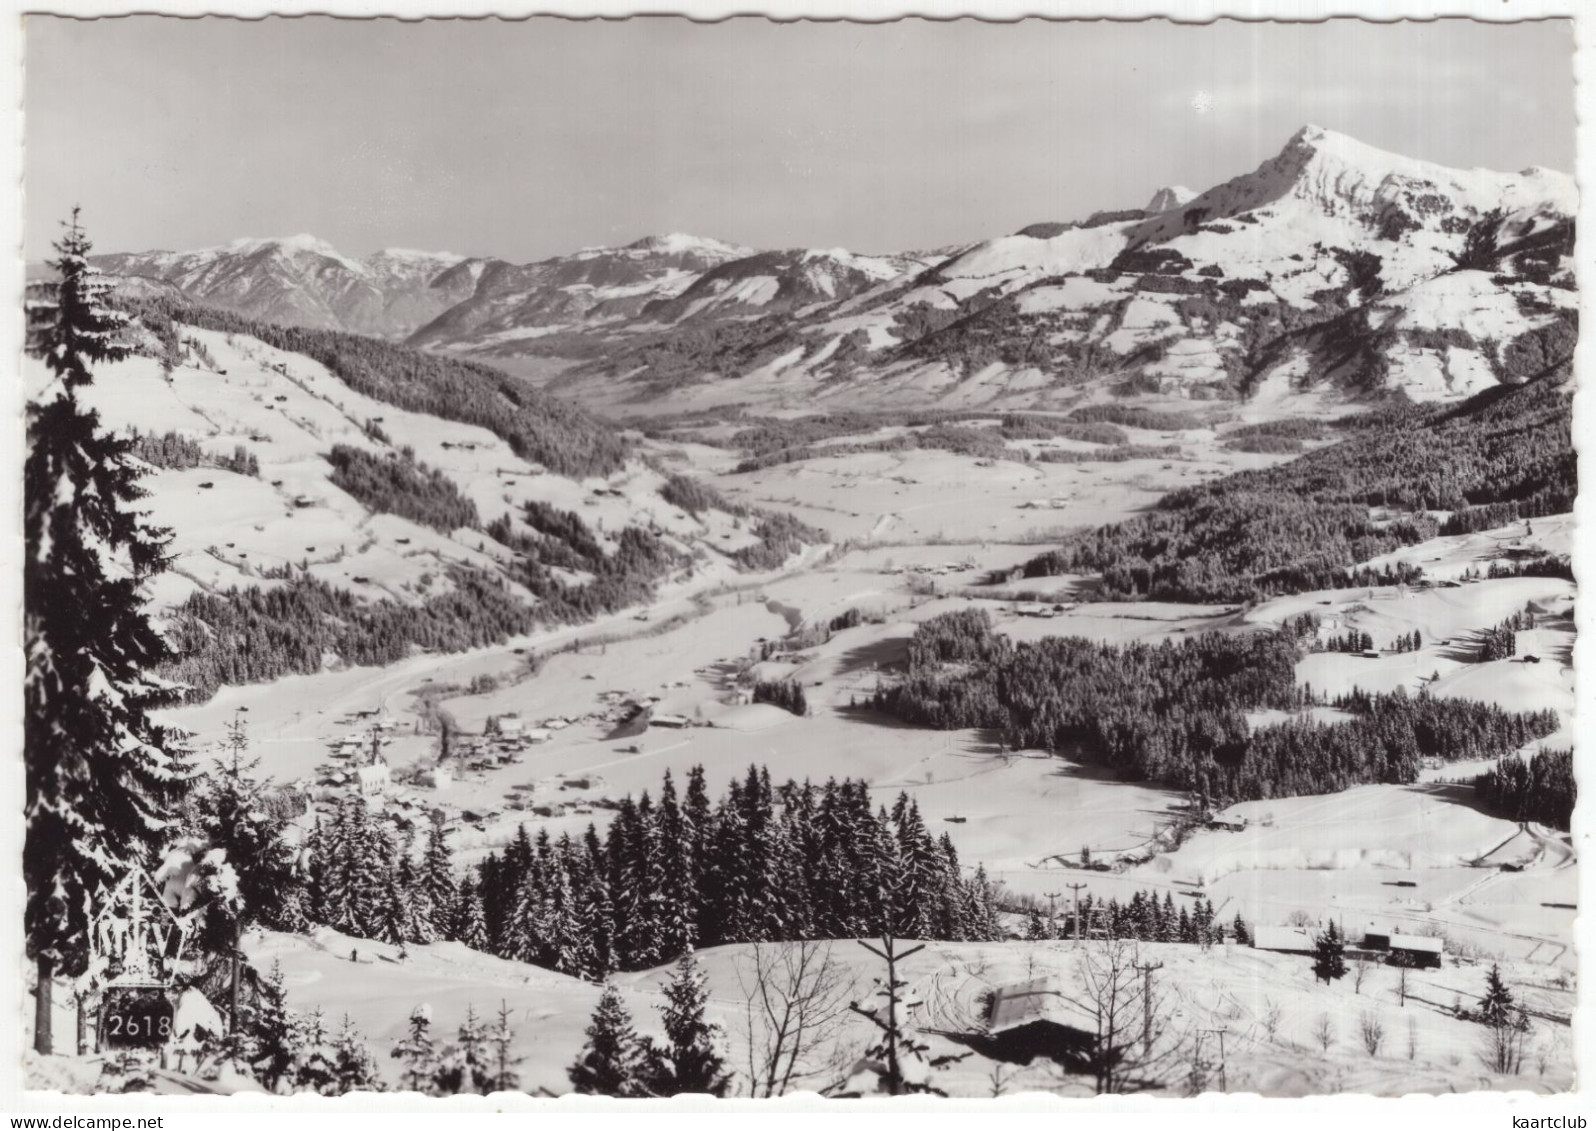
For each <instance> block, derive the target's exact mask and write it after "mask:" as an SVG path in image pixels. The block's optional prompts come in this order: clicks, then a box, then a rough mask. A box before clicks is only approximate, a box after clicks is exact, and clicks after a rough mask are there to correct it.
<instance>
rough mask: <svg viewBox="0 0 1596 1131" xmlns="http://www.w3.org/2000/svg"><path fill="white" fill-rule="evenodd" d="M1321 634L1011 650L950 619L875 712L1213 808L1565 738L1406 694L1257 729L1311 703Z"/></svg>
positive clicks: (1531, 721) (925, 633) (1546, 727)
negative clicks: (958, 731) (1029, 751)
mask: <svg viewBox="0 0 1596 1131" xmlns="http://www.w3.org/2000/svg"><path fill="white" fill-rule="evenodd" d="M1314 627H1315V620H1314V618H1312V617H1304V618H1300V619H1299V620H1298V621H1295V622H1292V623H1291V624H1288V625H1287V626H1286V628H1285V629H1283V630H1280V631H1257V632H1244V633H1234V634H1228V635H1227V634H1219V633H1205V634H1202V635H1199V636H1192V637H1187V638H1184V639H1182V640H1181V641H1180V642H1179V643H1174V642H1171V641H1165V642H1164V643H1162V644H1145V643H1140V642H1138V643H1131V644H1125V645H1113V644H1099V643H1095V642H1093V641H1090V640H1086V639H1083V638H1081V637H1048V638H1045V639H1043V640H1038V641H1035V642H1022V643H1019V644H1015V643H1013V642H1012V641H1011V640H1009V638H1008V637H1006V636H1002V635H1000V634H998V633H995V632H993V631H992V626H991V620H990V618H989V617H988V616H987V615H986V614H985V613H984V612H982V611H968V610H967V611H962V612H957V613H949V614H945V615H943V616H939V617H934V618H932V619H930V620H928V621H925V622H924V623H923V624H921V626H920V627H919V629H918V631H916V633H915V635H914V637H913V638H912V639H911V641H910V643H909V646H908V649H907V661H906V664H905V671H904V674H903V676H902V678H901V679H898V680H896V681H894V682H892V683H890V684H886V685H883V686H882V687H881V688H880V689H879V690H878V691H877V692H876V694H875V696H874V698H873V701H872V702H873V705H874V706H875V707H876V708H877V709H879V710H882V711H885V712H886V713H888V714H891V715H893V716H895V717H897V718H900V719H903V720H904V721H906V722H912V723H918V724H920V725H923V726H931V727H937V728H942V729H951V728H959V727H986V728H991V729H995V730H998V731H1000V732H1001V733H1003V734H1004V735H1005V736H1006V737H1007V741H1008V742H1009V744H1010V745H1011V746H1013V747H1016V748H1018V747H1027V746H1029V747H1039V748H1041V749H1045V750H1049V751H1052V752H1054V753H1058V754H1062V755H1066V756H1069V757H1073V758H1077V759H1080V760H1082V761H1086V762H1092V763H1097V764H1101V765H1106V766H1108V767H1110V768H1112V769H1113V770H1114V771H1115V772H1117V773H1119V774H1120V775H1122V776H1123V777H1126V778H1129V779H1133V780H1141V781H1153V782H1161V783H1163V784H1166V785H1170V786H1173V787H1175V788H1178V789H1188V790H1195V791H1197V792H1199V793H1200V794H1201V795H1202V796H1203V797H1204V798H1205V799H1206V800H1208V801H1209V802H1211V803H1228V802H1234V801H1248V800H1253V799H1257V798H1266V797H1284V796H1290V795H1294V794H1311V793H1330V792H1334V791H1337V790H1342V789H1346V788H1347V787H1349V786H1353V785H1358V784H1360V783H1364V782H1391V783H1403V782H1412V781H1415V780H1417V777H1418V771H1419V768H1420V766H1421V763H1422V761H1423V760H1424V759H1426V758H1439V759H1443V760H1446V761H1456V760H1463V759H1469V758H1476V759H1477V758H1491V757H1498V756H1500V755H1502V754H1504V753H1507V752H1509V751H1512V750H1515V749H1517V748H1518V747H1520V746H1523V745H1524V744H1525V743H1526V742H1529V741H1531V740H1532V739H1536V738H1541V737H1544V736H1545V735H1547V734H1550V733H1551V732H1552V731H1553V730H1555V729H1556V728H1557V716H1556V714H1555V713H1554V712H1551V711H1539V712H1531V713H1512V712H1508V711H1504V710H1502V709H1501V708H1499V707H1496V706H1493V705H1489V704H1484V703H1479V702H1474V701H1472V700H1462V699H1443V698H1438V697H1432V696H1430V695H1427V694H1423V693H1420V694H1418V695H1408V694H1406V693H1405V692H1402V691H1398V692H1396V693H1393V694H1378V695H1368V694H1364V693H1362V692H1358V693H1355V694H1353V695H1350V696H1347V697H1344V698H1340V699H1337V700H1336V701H1335V703H1334V704H1333V705H1334V706H1336V707H1339V708H1341V709H1342V710H1343V711H1345V712H1347V713H1348V714H1349V715H1350V716H1351V718H1349V719H1348V720H1346V721H1344V722H1319V721H1315V720H1314V719H1312V718H1311V717H1309V716H1307V715H1301V714H1299V716H1298V717H1296V718H1294V719H1292V720H1291V721H1289V722H1284V723H1275V724H1271V725H1268V726H1259V727H1254V726H1251V725H1250V724H1249V723H1248V720H1247V717H1246V716H1247V713H1248V712H1250V711H1259V710H1264V709H1274V710H1282V711H1297V712H1301V711H1302V710H1303V709H1304V708H1306V707H1309V706H1312V705H1313V704H1314V700H1313V699H1312V697H1311V694H1310V693H1309V692H1308V691H1306V690H1305V689H1303V688H1301V687H1300V686H1299V685H1298V684H1297V682H1296V678H1295V674H1294V665H1295V662H1296V660H1297V658H1298V656H1299V655H1300V652H1301V649H1302V647H1303V643H1302V641H1303V639H1304V638H1305V637H1306V636H1309V635H1311V634H1312V633H1313V631H1314Z"/></svg>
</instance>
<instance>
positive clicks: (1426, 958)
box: [1363, 931, 1446, 969]
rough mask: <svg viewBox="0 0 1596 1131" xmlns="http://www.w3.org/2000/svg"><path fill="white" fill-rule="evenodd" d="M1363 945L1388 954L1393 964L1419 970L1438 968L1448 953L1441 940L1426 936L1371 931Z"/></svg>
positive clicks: (1365, 936) (1364, 939)
mask: <svg viewBox="0 0 1596 1131" xmlns="http://www.w3.org/2000/svg"><path fill="white" fill-rule="evenodd" d="M1363 945H1364V946H1365V947H1366V948H1368V949H1369V950H1375V951H1383V952H1386V953H1388V954H1389V955H1390V956H1391V960H1392V961H1393V962H1396V961H1401V962H1402V963H1403V964H1404V965H1408V966H1415V967H1419V968H1426V967H1427V968H1432V969H1433V968H1438V967H1439V966H1440V965H1441V960H1442V958H1443V957H1444V955H1445V953H1446V944H1445V943H1444V942H1443V941H1442V940H1441V939H1435V938H1430V937H1428V936H1426V935H1399V934H1395V933H1391V934H1385V933H1381V932H1377V931H1369V932H1366V933H1365V934H1364V936H1363Z"/></svg>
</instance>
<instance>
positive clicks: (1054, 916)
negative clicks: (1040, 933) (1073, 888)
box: [1042, 891, 1064, 938]
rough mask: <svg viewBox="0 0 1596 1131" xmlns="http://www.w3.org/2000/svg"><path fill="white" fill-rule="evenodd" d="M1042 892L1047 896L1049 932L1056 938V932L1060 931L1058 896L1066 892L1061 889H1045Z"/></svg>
mask: <svg viewBox="0 0 1596 1131" xmlns="http://www.w3.org/2000/svg"><path fill="white" fill-rule="evenodd" d="M1042 894H1043V895H1045V896H1047V929H1048V932H1049V934H1051V935H1053V937H1054V938H1057V937H1058V936H1057V934H1056V932H1057V931H1058V903H1057V900H1058V897H1059V896H1061V895H1063V894H1064V893H1063V892H1061V891H1044V892H1043V893H1042Z"/></svg>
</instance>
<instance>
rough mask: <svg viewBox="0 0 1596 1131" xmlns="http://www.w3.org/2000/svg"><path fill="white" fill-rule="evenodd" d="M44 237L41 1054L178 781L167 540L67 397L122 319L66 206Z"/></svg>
mask: <svg viewBox="0 0 1596 1131" xmlns="http://www.w3.org/2000/svg"><path fill="white" fill-rule="evenodd" d="M55 246H56V251H57V252H58V253H59V254H58V258H57V259H56V260H54V261H53V263H52V266H53V267H54V268H55V269H56V270H57V271H58V272H59V273H60V276H61V279H60V283H59V285H58V287H57V290H56V296H55V309H54V316H53V318H51V319H50V320H49V322H48V323H47V325H45V326H44V328H43V330H42V332H41V333H40V334H39V336H38V339H37V345H38V349H39V352H40V354H41V356H42V357H43V359H44V362H45V364H46V365H47V366H48V367H49V368H50V371H51V372H52V373H53V374H54V376H55V378H56V380H55V383H54V384H53V386H52V388H51V389H50V390H48V391H47V392H46V393H45V394H44V397H41V399H40V400H38V401H35V402H33V403H30V404H29V405H28V408H27V433H28V436H27V442H28V454H27V458H26V462H25V464H24V470H23V478H24V488H23V497H24V516H23V528H24V542H25V552H24V561H23V579H22V580H23V628H24V640H23V646H24V653H25V656H26V662H27V670H26V675H25V677H24V683H23V697H24V705H23V706H24V710H23V763H24V768H25V778H26V787H25V789H26V791H25V799H24V806H23V813H24V820H25V823H26V828H25V832H24V839H23V878H24V882H25V885H26V889H27V903H26V909H25V912H24V929H25V932H26V939H27V953H28V956H29V957H30V958H31V959H33V961H34V963H35V965H36V967H37V973H38V984H37V989H36V994H37V1001H36V1012H35V1019H36V1020H35V1027H34V1045H35V1048H36V1049H37V1050H38V1051H39V1052H42V1053H49V1052H50V1051H51V1017H52V1013H51V987H52V984H53V981H54V978H55V977H56V975H57V974H64V975H66V976H68V977H77V976H78V975H79V974H81V973H82V972H83V970H84V968H85V966H86V963H87V960H88V938H87V933H88V924H89V922H90V920H91V919H92V917H93V914H94V911H95V910H96V908H95V907H94V902H95V900H96V899H97V898H98V896H99V894H100V893H101V892H102V891H104V890H106V889H108V888H109V887H111V886H112V885H114V884H115V883H117V882H118V881H119V880H120V879H121V878H122V876H123V875H124V874H125V873H126V872H127V871H128V870H129V869H130V868H131V867H133V866H135V865H145V866H148V865H151V864H152V863H153V857H154V854H155V852H156V850H157V849H158V848H159V846H160V843H161V841H162V840H163V839H164V838H165V836H166V831H167V827H168V823H169V819H170V814H171V812H172V808H173V806H174V803H175V800H176V795H177V793H178V791H179V790H180V788H181V784H182V783H181V782H180V780H179V779H178V772H177V769H176V767H174V765H173V759H172V757H171V755H170V754H169V753H168V751H167V748H168V746H169V744H170V743H171V740H172V738H173V736H172V735H169V734H168V732H167V731H166V730H165V729H164V728H162V727H159V726H157V725H155V724H154V723H153V722H151V720H150V717H149V712H150V711H152V710H154V709H157V708H160V707H165V706H169V705H171V704H173V703H175V702H176V701H177V699H178V693H177V690H176V689H175V688H173V687H172V686H171V685H170V684H168V683H166V682H165V681H163V680H160V679H158V678H157V677H155V676H154V675H153V674H152V673H153V672H154V671H155V670H156V669H157V668H158V667H159V666H160V665H161V664H162V663H164V662H166V661H167V660H170V659H172V658H173V653H172V651H171V649H170V647H169V646H168V644H167V642H166V640H165V639H164V638H163V637H162V636H161V634H160V633H159V632H157V631H156V629H155V628H154V626H152V625H151V624H150V621H149V618H148V616H147V615H146V613H145V608H144V604H145V598H144V596H143V587H144V584H145V582H146V581H148V580H149V579H150V578H151V577H152V576H154V575H155V574H157V573H159V572H160V571H161V570H162V569H164V568H165V565H166V557H165V546H166V541H167V538H168V535H167V532H166V531H163V530H158V529H155V528H152V527H150V526H148V525H147V524H146V523H145V520H144V517H143V516H142V514H141V513H140V512H139V511H138V510H137V509H136V508H135V504H136V503H138V501H139V500H140V499H142V498H143V497H144V496H145V494H146V492H145V491H144V490H143V489H142V488H141V487H140V486H139V479H140V478H141V477H142V475H143V471H142V470H141V467H140V465H139V463H138V462H137V461H136V460H134V459H133V458H132V457H131V454H130V453H131V449H132V440H130V439H127V438H124V437H118V436H114V435H111V434H109V433H107V432H106V431H105V430H103V429H102V428H101V427H100V422H99V417H98V415H97V414H96V413H95V412H94V410H92V409H90V408H87V407H85V406H84V405H82V404H81V403H80V402H79V401H78V399H77V393H78V390H79V389H80V388H82V387H84V386H86V385H88V384H90V383H91V382H92V380H93V376H92V373H91V367H93V366H96V365H99V364H101V363H104V362H112V361H116V360H118V359H120V358H122V357H123V356H125V354H126V352H127V349H126V347H125V346H124V345H122V344H121V342H120V341H119V340H118V336H119V334H121V332H122V331H123V328H124V323H125V317H124V316H123V315H121V314H120V313H118V312H116V311H113V310H111V309H110V308H109V307H108V306H107V305H106V302H105V299H106V293H107V290H108V284H107V283H106V281H105V280H104V279H103V278H101V277H100V276H99V275H98V273H97V271H96V270H95V268H93V267H92V266H91V265H90V264H89V260H88V256H89V252H90V250H91V244H90V242H89V239H88V237H87V236H86V235H85V234H84V232H83V228H82V227H81V226H80V224H79V222H78V211H77V209H73V211H72V219H71V221H70V223H69V224H68V225H67V230H66V234H65V235H64V236H63V237H62V239H61V241H60V242H59V243H57V244H56V245H55Z"/></svg>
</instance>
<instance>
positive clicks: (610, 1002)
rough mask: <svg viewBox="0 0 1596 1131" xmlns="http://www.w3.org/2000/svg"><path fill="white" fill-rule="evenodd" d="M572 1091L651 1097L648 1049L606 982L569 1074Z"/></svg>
mask: <svg viewBox="0 0 1596 1131" xmlns="http://www.w3.org/2000/svg"><path fill="white" fill-rule="evenodd" d="M567 1075H568V1076H569V1077H570V1079H571V1087H572V1088H573V1089H575V1090H576V1091H577V1092H580V1093H583V1094H585V1095H595V1096H619V1097H635V1096H645V1095H647V1094H648V1090H647V1085H646V1081H645V1048H644V1045H643V1043H642V1041H641V1040H640V1039H639V1038H638V1036H637V1031H636V1030H635V1029H634V1028H633V1027H632V1015H631V1013H630V1012H629V1011H628V1010H627V1008H626V1002H625V1001H623V1000H622V999H621V991H620V990H618V989H616V988H615V985H614V983H611V982H606V983H605V984H604V992H603V994H602V995H601V996H600V997H599V1003H598V1007H597V1008H596V1009H594V1010H593V1018H592V1020H591V1021H590V1022H589V1023H588V1027H587V1041H586V1043H585V1044H583V1046H582V1051H581V1053H580V1054H579V1055H578V1056H577V1058H576V1062H575V1063H574V1064H572V1065H571V1067H570V1068H569V1069H568V1070H567Z"/></svg>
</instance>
